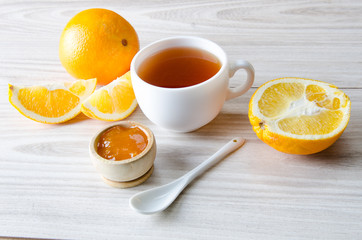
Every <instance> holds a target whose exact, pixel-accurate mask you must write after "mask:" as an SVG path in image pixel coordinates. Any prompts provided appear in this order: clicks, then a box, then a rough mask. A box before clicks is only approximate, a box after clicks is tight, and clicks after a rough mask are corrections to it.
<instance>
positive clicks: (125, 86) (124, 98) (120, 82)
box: [81, 71, 137, 121]
mask: <svg viewBox="0 0 362 240" xmlns="http://www.w3.org/2000/svg"><path fill="white" fill-rule="evenodd" d="M136 107H137V100H136V97H135V95H134V92H133V87H132V83H131V74H130V72H129V71H128V72H127V73H125V74H124V75H122V76H121V77H119V78H117V79H116V80H114V81H113V82H111V83H109V84H108V85H106V86H104V87H102V88H100V89H97V90H96V91H95V92H94V93H93V94H92V95H91V96H89V97H88V98H87V99H86V100H85V101H84V102H83V104H82V107H81V110H82V112H83V113H84V114H85V115H87V116H88V117H90V118H94V119H98V120H104V121H118V120H122V119H124V118H126V117H128V116H129V115H130V114H131V113H132V112H133V111H134V110H135V109H136Z"/></svg>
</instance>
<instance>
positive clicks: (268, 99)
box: [249, 78, 351, 154]
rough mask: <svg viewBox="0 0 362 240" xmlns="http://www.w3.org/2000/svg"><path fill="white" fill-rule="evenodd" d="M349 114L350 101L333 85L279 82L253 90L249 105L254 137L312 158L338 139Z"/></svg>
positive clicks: (297, 79)
mask: <svg viewBox="0 0 362 240" xmlns="http://www.w3.org/2000/svg"><path fill="white" fill-rule="evenodd" d="M350 111H351V101H350V99H349V98H348V96H347V95H346V94H344V93H343V92H342V91H341V90H339V89H338V88H337V87H336V86H334V85H331V84H329V83H325V82H321V81H316V80H311V79H303V78H280V79H275V80H272V81H269V82H267V83H265V84H263V85H262V86H260V87H259V88H258V89H257V90H256V92H255V93H254V95H253V96H252V97H251V100H250V103H249V120H250V123H251V125H252V126H253V130H254V131H255V133H256V134H257V136H258V137H259V138H260V139H261V140H262V141H264V142H265V143H267V144H268V145H270V146H272V147H273V148H275V149H277V150H279V151H282V152H286V153H292V154H312V153H316V152H320V151H322V150H324V149H326V148H328V147H329V146H330V145H332V144H333V143H334V142H335V141H336V140H337V139H338V138H339V137H340V136H341V134H342V133H343V131H344V130H345V128H346V127H347V124H348V121H349V118H350Z"/></svg>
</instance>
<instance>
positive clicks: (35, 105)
mask: <svg viewBox="0 0 362 240" xmlns="http://www.w3.org/2000/svg"><path fill="white" fill-rule="evenodd" d="M96 85H97V79H95V78H94V79H90V80H77V81H75V82H64V83H54V84H48V85H39V86H31V87H23V86H14V85H11V84H9V101H10V103H11V104H12V105H13V106H14V107H15V108H16V109H17V110H18V111H19V112H20V113H21V114H23V115H24V116H25V117H27V118H30V119H32V120H34V121H37V122H42V123H62V122H65V121H68V120H70V119H72V118H74V117H75V116H77V115H78V114H79V113H80V107H81V103H82V101H83V100H84V99H85V98H87V97H88V96H90V95H91V94H92V92H93V91H94V89H95V87H96Z"/></svg>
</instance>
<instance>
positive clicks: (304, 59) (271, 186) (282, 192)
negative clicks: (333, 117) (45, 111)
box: [0, 0, 362, 240]
mask: <svg viewBox="0 0 362 240" xmlns="http://www.w3.org/2000/svg"><path fill="white" fill-rule="evenodd" d="M91 7H104V8H108V9H112V10H114V11H116V12H118V13H120V14H121V15H122V16H124V17H125V18H126V19H127V20H129V21H130V22H131V23H132V25H133V26H134V27H135V28H136V30H137V32H138V33H139V38H140V41H141V46H145V45H147V44H149V43H151V42H152V41H155V40H158V39H160V38H164V37H169V36H176V35H194V36H201V37H206V38H208V39H211V40H213V41H215V42H217V43H218V44H220V45H221V46H222V47H223V48H224V49H225V51H226V52H227V53H228V54H229V56H230V59H237V58H244V59H247V60H249V61H250V62H251V63H252V64H253V65H254V67H255V69H256V81H255V83H254V87H253V88H252V89H251V90H250V91H249V92H248V93H246V94H245V95H244V96H242V97H240V98H237V99H233V100H230V101H229V102H227V103H225V105H224V107H223V109H222V112H221V113H220V114H219V115H218V116H217V117H216V119H214V120H213V121H212V122H211V123H210V124H208V125H206V126H205V127H203V128H201V129H199V130H197V131H195V132H192V133H187V134H185V133H173V132H169V131H166V130H164V129H161V128H159V127H157V126H156V125H154V124H153V123H151V122H150V121H149V120H148V119H146V118H145V116H144V115H143V113H142V111H141V110H140V109H139V108H137V110H136V111H135V112H134V113H133V114H132V115H131V116H130V117H129V118H128V119H129V120H134V121H138V122H141V123H143V124H145V125H147V126H149V127H150V128H151V129H152V130H153V132H154V134H155V137H156V140H157V144H158V153H157V159H156V162H155V171H154V173H153V175H152V176H151V178H150V179H149V180H147V181H146V182H145V183H144V184H142V185H140V186H138V187H135V188H131V189H123V190H121V189H115V188H111V187H109V186H108V185H106V184H104V183H103V182H102V180H101V177H100V176H99V175H98V174H97V172H96V171H95V169H94V167H93V166H92V164H91V161H90V159H89V155H88V144H89V141H90V138H91V137H92V136H93V134H95V133H96V132H97V131H98V129H100V128H102V127H104V126H106V125H109V124H110V123H106V122H101V121H97V120H92V119H88V118H87V117H86V116H84V115H79V116H78V117H76V118H75V119H73V120H71V121H69V122H67V123H65V124H59V125H46V124H40V123H36V122H33V121H31V120H29V119H27V118H25V117H23V116H22V115H21V114H20V113H18V112H17V111H16V110H15V109H14V108H13V107H12V106H11V105H10V103H9V102H8V96H7V94H6V93H7V88H8V86H7V84H8V83H13V84H29V85H30V84H37V83H39V84H40V83H48V82H54V81H64V80H73V79H72V78H71V77H70V76H69V75H68V74H67V73H66V72H65V70H64V69H63V67H62V66H61V64H60V62H59V59H58V41H59V37H60V34H61V31H62V29H63V27H64V26H65V24H66V23H67V21H68V20H69V19H70V18H71V17H72V16H73V15H74V14H76V13H77V12H79V11H81V10H83V9H86V8H91ZM0 21H1V25H0V42H1V44H0V52H1V58H0V92H1V94H0V143H1V144H0V152H1V154H0V189H1V191H0V216H1V217H0V236H2V237H3V238H5V239H7V238H12V237H19V238H52V239H123V238H127V239H129V238H130V239H141V238H142V239H144V238H147V239H200V238H202V239H278V240H281V239H288V240H289V239H341V238H345V239H359V238H360V236H361V235H362V229H361V225H362V219H361V216H362V188H361V186H362V178H361V176H362V162H361V161H360V160H361V156H362V149H361V147H360V145H361V144H360V143H361V141H362V130H361V129H362V100H361V94H362V85H361V82H362V81H361V80H362V77H361V76H362V66H361V65H362V54H361V53H362V41H361V39H362V2H361V1H357V0H354V1H353V0H348V1H343V2H341V1H279V0H271V1H267V0H259V1H226V2H225V1H224V2H220V1H216V0H213V1H201V0H200V1H195V0H182V1H177V2H175V1H163V0H160V1H137V0H133V1H121V2H119V1H107V2H104V3H103V2H92V1H81V2H79V1H63V2H58V1H57V2H47V1H38V2H34V3H31V4H29V3H28V2H26V1H5V0H4V1H1V2H0ZM286 76H295V77H306V78H313V79H319V80H323V81H327V82H330V83H333V84H335V85H337V86H338V87H340V88H342V89H343V90H344V91H345V92H346V94H347V95H349V96H350V98H351V101H352V112H351V120H350V123H349V126H348V127H347V129H346V130H345V132H344V134H343V135H342V137H341V138H340V139H339V140H338V141H337V142H336V143H335V144H334V145H333V146H332V147H330V148H328V149H327V150H325V151H323V152H321V153H318V154H314V155H310V156H296V155H289V154H284V153H280V152H277V151H276V150H274V149H272V148H270V147H269V146H267V145H265V144H264V143H262V142H261V141H260V140H259V139H258V138H257V137H256V135H255V133H254V132H253V131H252V129H251V126H250V123H249V122H248V117H247V111H248V102H249V99H250V97H251V95H252V93H253V92H254V91H255V90H256V87H258V86H260V85H261V84H263V83H264V82H266V81H267V80H270V79H274V78H279V77H286ZM243 77H244V75H243V73H242V72H238V73H237V74H236V76H235V77H234V78H233V79H232V81H231V85H232V86H235V85H237V84H239V83H240V82H241V81H242V79H243ZM237 135H241V136H243V137H245V138H246V140H247V142H246V144H245V146H244V147H243V148H241V149H240V150H238V151H236V152H235V153H233V154H231V155H230V156H228V157H227V158H226V159H225V160H224V161H222V162H220V163H219V164H218V165H216V166H215V167H214V168H212V169H210V170H209V171H208V172H207V173H205V174H204V175H203V176H201V177H200V178H198V179H197V181H195V182H194V183H192V184H191V185H190V186H189V187H188V188H186V189H185V191H184V192H183V193H182V194H181V196H180V197H179V198H178V199H177V200H176V201H175V203H174V204H173V205H172V206H171V207H170V208H168V209H167V210H166V211H164V212H162V213H160V214H158V215H152V216H143V215H139V214H137V213H135V212H134V211H132V210H131V209H130V208H129V207H128V199H129V197H131V196H132V195H133V194H135V193H137V192H139V191H142V190H146V189H149V188H151V187H155V186H159V185H161V184H165V183H168V182H169V181H171V180H173V179H175V178H177V177H179V176H181V175H183V174H184V173H186V172H187V171H188V170H190V169H192V168H193V167H195V166H196V165H198V164H199V163H201V162H202V161H203V160H205V159H206V158H208V157H209V156H210V155H211V154H213V153H214V152H215V151H216V150H218V149H219V148H220V147H221V146H222V145H223V144H224V143H226V142H227V141H229V140H230V139H231V138H232V137H234V136H237Z"/></svg>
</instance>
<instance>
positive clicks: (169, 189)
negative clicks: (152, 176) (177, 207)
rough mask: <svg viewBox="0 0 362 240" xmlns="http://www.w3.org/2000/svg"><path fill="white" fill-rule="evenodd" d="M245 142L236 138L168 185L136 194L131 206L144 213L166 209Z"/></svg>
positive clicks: (130, 202)
mask: <svg viewBox="0 0 362 240" xmlns="http://www.w3.org/2000/svg"><path fill="white" fill-rule="evenodd" d="M244 142H245V140H244V139H243V138H241V137H237V138H234V139H232V140H231V141H230V142H228V143H227V144H226V145H224V146H223V147H222V148H221V149H220V150H218V151H217V152H216V153H215V154H213V155H212V156H211V157H210V158H209V159H207V160H206V161H204V162H202V163H201V164H200V165H198V166H197V167H196V168H194V169H193V170H191V171H190V172H188V173H186V174H185V175H183V176H182V177H180V178H178V179H176V180H174V181H172V182H170V183H168V184H166V185H163V186H160V187H156V188H153V189H149V190H146V191H143V192H140V193H137V194H135V195H134V196H133V197H131V198H130V200H129V205H130V207H131V208H132V209H134V210H135V211H137V212H139V213H142V214H153V213H157V212H160V211H163V210H165V209H166V208H167V207H168V206H170V205H171V204H172V203H173V201H174V200H175V199H176V198H177V197H178V195H179V194H180V193H181V192H182V190H183V189H184V188H185V187H186V186H187V185H188V184H189V183H190V182H191V181H192V180H194V179H195V178H196V177H197V176H199V175H201V174H202V173H203V172H205V171H206V170H207V169H209V168H210V167H211V166H213V165H215V164H216V163H217V162H219V161H220V160H221V159H223V158H224V157H225V156H226V155H228V154H229V153H231V152H233V151H235V150H236V149H238V148H239V147H241V146H242V145H243V144H244Z"/></svg>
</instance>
